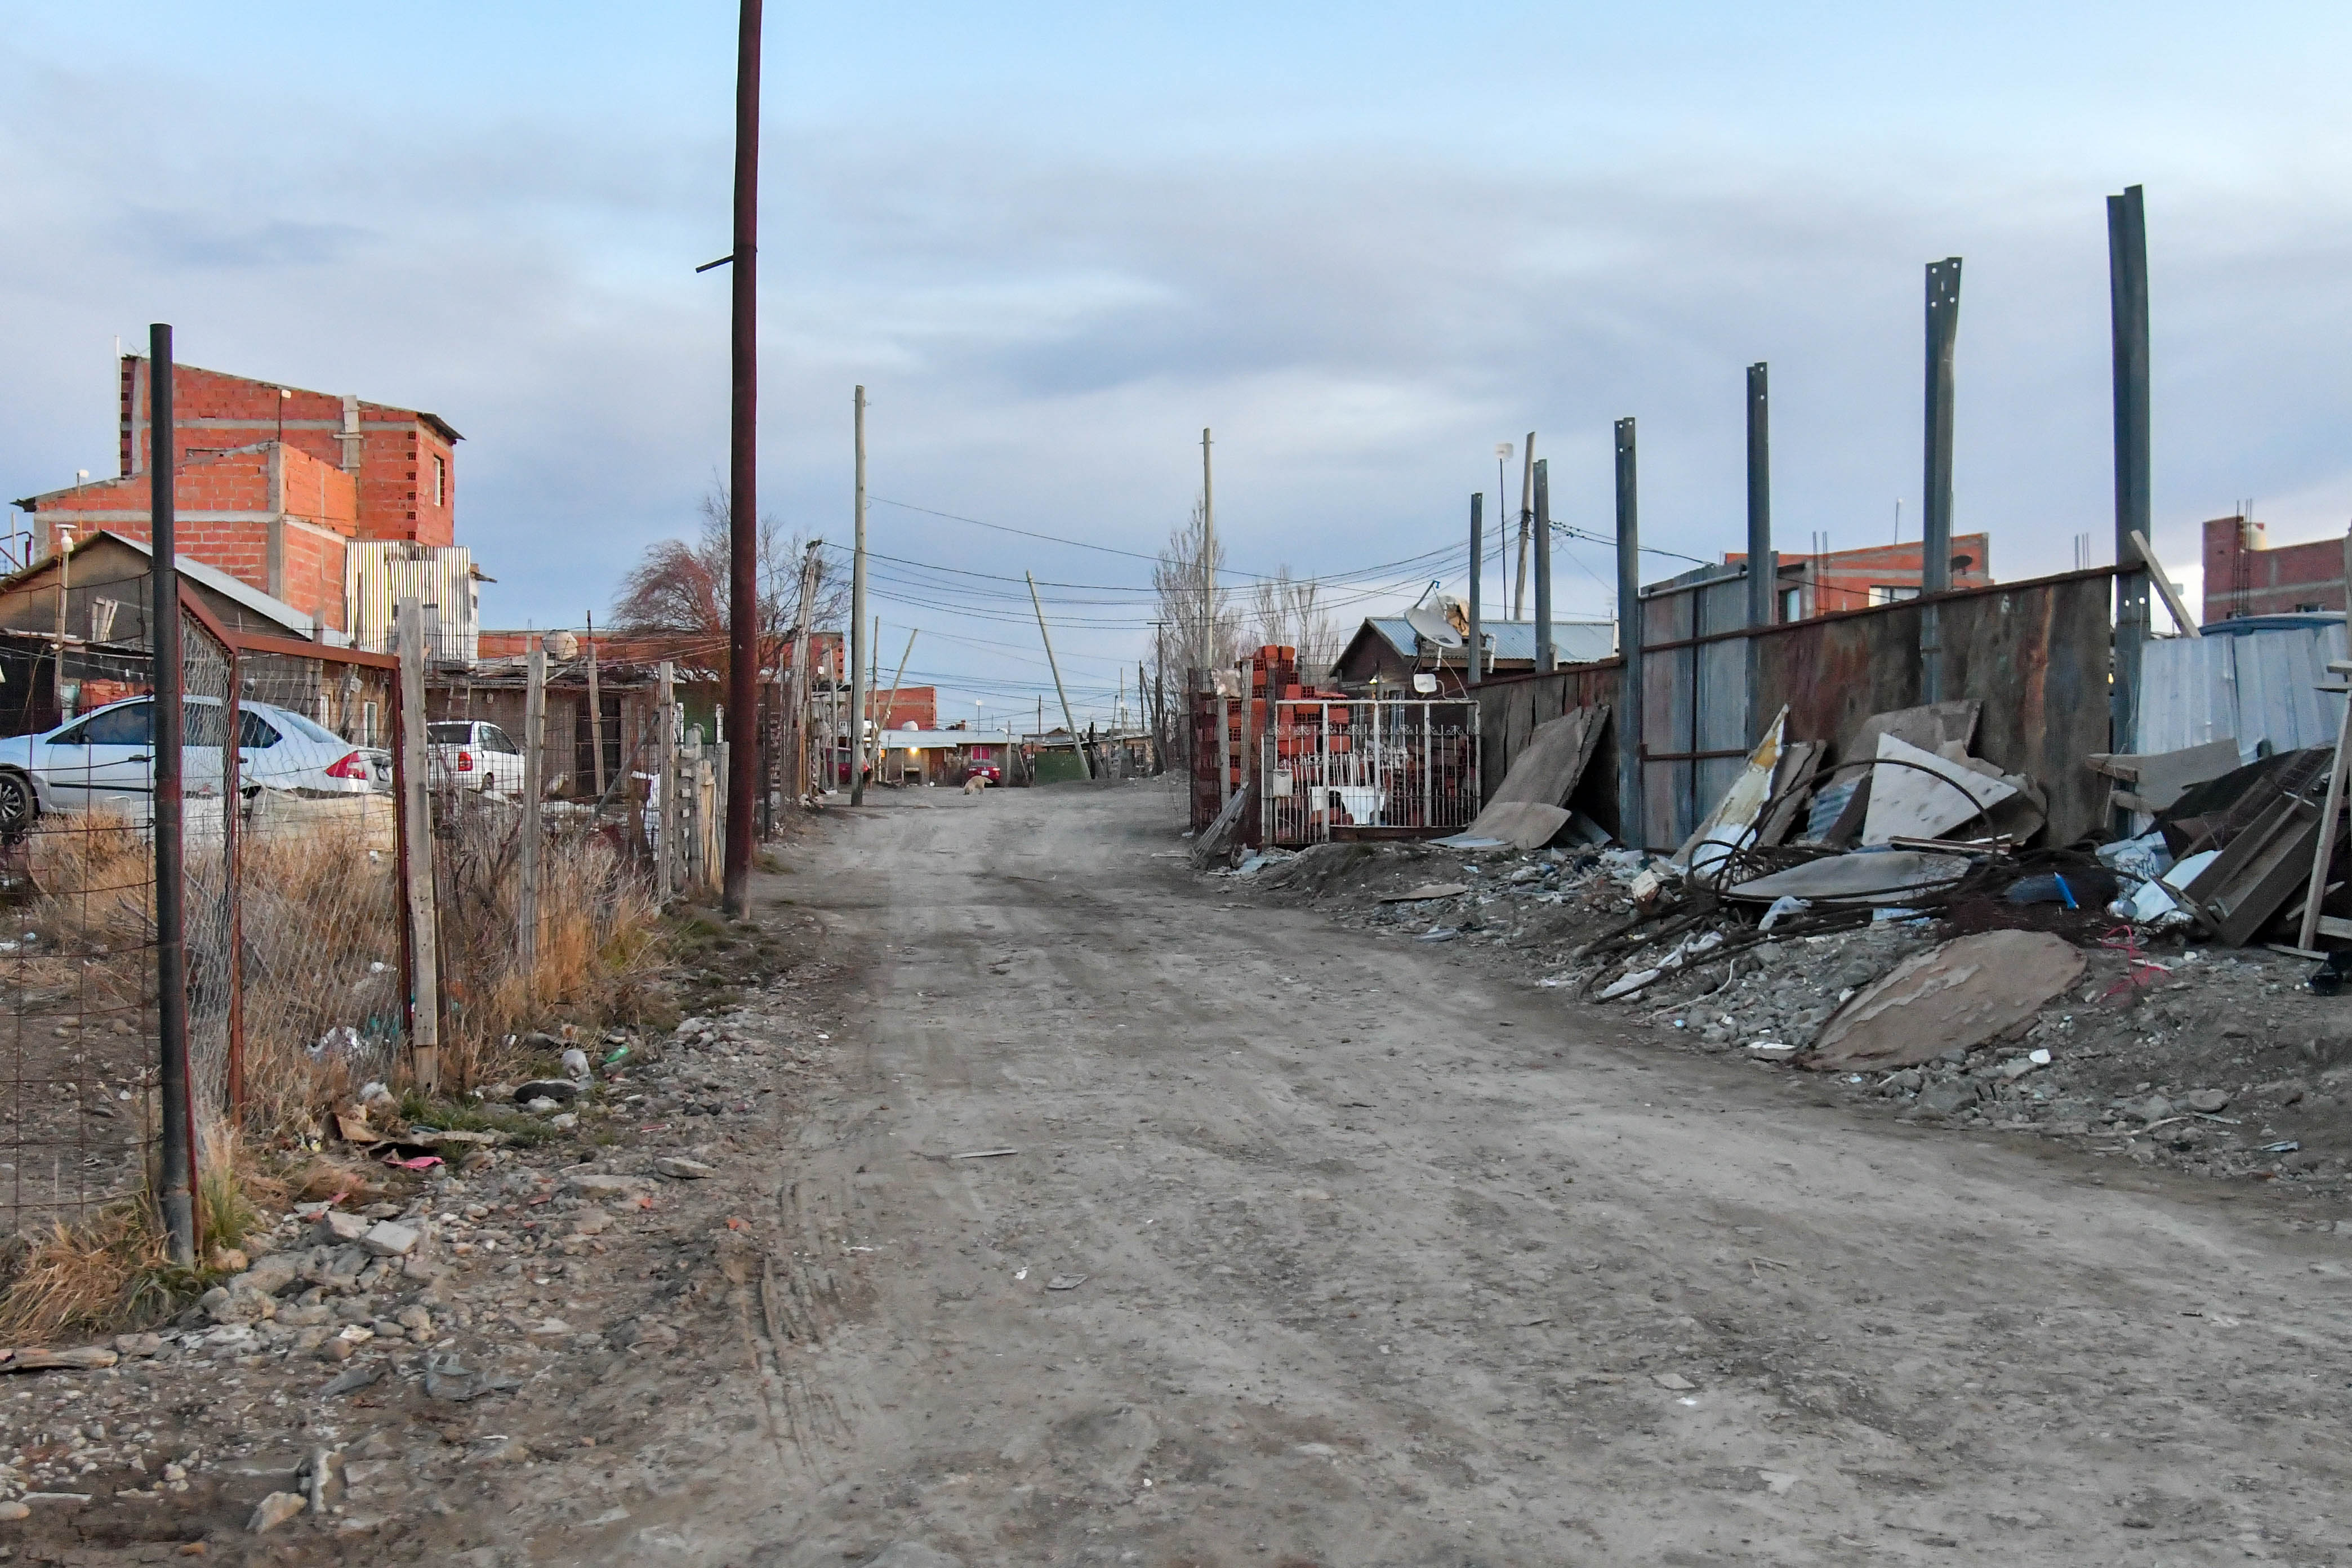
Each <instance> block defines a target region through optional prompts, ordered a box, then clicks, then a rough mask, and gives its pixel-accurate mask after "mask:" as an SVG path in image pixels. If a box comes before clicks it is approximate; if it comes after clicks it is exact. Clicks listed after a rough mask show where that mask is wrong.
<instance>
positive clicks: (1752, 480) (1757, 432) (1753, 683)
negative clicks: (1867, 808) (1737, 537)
mask: <svg viewBox="0 0 2352 1568" xmlns="http://www.w3.org/2000/svg"><path fill="white" fill-rule="evenodd" d="M1770 397H1771V387H1770V384H1769V378H1768V374H1767V370H1766V366H1765V364H1764V363H1763V362H1762V361H1760V360H1759V361H1758V362H1757V363H1754V364H1751V365H1749V366H1748V638H1747V643H1748V650H1747V651H1748V661H1747V662H1748V669H1747V679H1748V730H1749V731H1750V733H1749V735H1748V739H1749V740H1750V741H1751V742H1753V741H1759V740H1761V739H1762V738H1763V737H1762V736H1760V735H1759V734H1756V733H1754V731H1755V730H1756V729H1757V727H1758V726H1759V725H1761V724H1762V723H1763V721H1764V715H1763V704H1762V702H1761V701H1759V699H1758V695H1757V694H1758V692H1759V689H1761V685H1762V679H1763V668H1764V665H1763V655H1764V639H1763V638H1762V637H1758V636H1757V635H1756V633H1757V632H1758V631H1759V630H1760V629H1761V628H1762V627H1765V626H1770V625H1771V624H1772V615H1773V604H1772V596H1773V595H1774V594H1775V593H1776V592H1778V591H1779V588H1780V556H1778V555H1777V554H1775V553H1774V552H1773V550H1772V409H1771V400H1770Z"/></svg>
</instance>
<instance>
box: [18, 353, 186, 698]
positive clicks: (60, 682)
mask: <svg viewBox="0 0 2352 1568" xmlns="http://www.w3.org/2000/svg"><path fill="white" fill-rule="evenodd" d="M149 374H151V375H152V374H153V372H152V371H151V372H149ZM167 434H168V432H167ZM149 439H150V440H152V439H153V437H152V436H151V437H149ZM178 471H179V470H178V469H176V468H174V469H173V472H174V473H177V472H178ZM175 564H176V563H175ZM72 593H73V530H72V529H71V528H70V527H68V526H64V525H60V526H59V528H58V658H57V668H55V669H54V670H52V671H51V672H50V674H51V677H52V679H51V682H50V685H51V689H52V695H54V696H55V697H56V699H57V703H58V723H60V724H62V723H64V722H65V721H67V720H68V719H70V718H72V717H73V715H72V714H70V713H68V712H67V711H66V601H67V599H68V597H70V596H71V595H72Z"/></svg>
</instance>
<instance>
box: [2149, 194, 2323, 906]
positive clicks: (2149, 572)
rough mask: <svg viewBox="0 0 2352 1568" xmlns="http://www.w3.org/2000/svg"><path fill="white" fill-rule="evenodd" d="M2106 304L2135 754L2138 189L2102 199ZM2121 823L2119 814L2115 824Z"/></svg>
mask: <svg viewBox="0 0 2352 1568" xmlns="http://www.w3.org/2000/svg"><path fill="white" fill-rule="evenodd" d="M2107 302H2108V313H2109V317H2110V327H2111V331H2112V336H2113V339H2114V347H2115V404H2116V634H2115V636H2116V653H2115V671H2116V673H2115V687H2114V695H2113V698H2112V701H2113V704H2114V715H2113V718H2112V720H2111V721H2110V724H2109V744H2110V745H2111V746H2113V748H2114V749H2115V750H2116V751H2118V752H2134V751H2137V750H2138V749H2139V747H2138V731H2139V723H2138V720H2139V696H2140V662H2141V649H2142V647H2144V646H2145V645H2146V643H2147V623H2148V609H2147V586H2148V578H2149V576H2150V575H2151V574H2150V571H2149V569H2148V567H2147V564H2146V563H2144V562H2143V561H2142V560H2141V559H2140V553H2139V551H2138V550H2137V548H2136V547H2135V546H2134V545H2133V543H2132V541H2131V536H2132V534H2133V533H2134V532H2135V531H2137V533H2138V534H2139V536H2140V537H2141V538H2142V539H2147V538H2149V537H2151V534H2150V532H2149V521H2148V518H2149V502H2148V495H2149V491H2148V473H2149V464H2148V412H2147V410H2148V384H2147V374H2148V373H2147V210H2146V209H2145V208H2144V207H2143V206H2142V205H2141V203H2140V188H2139V187H2138V186H2137V185H2132V186H2130V187H2128V188H2126V190H2125V192H2124V194H2123V195H2119V196H2109V197H2108V198H2107ZM2122 821H2123V819H2122V816H2121V814H2118V815H2117V817H2116V822H2117V824H2118V825H2122ZM2313 908H2315V909H2316V908H2317V905H2316V904H2314V905H2313ZM2304 945H2305V947H2308V946H2310V945H2311V944H2310V943H2309V942H2305V944H2304Z"/></svg>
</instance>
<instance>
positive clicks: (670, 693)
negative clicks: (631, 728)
mask: <svg viewBox="0 0 2352 1568" xmlns="http://www.w3.org/2000/svg"><path fill="white" fill-rule="evenodd" d="M654 679H655V685H656V689H657V695H658V697H659V699H660V706H659V707H658V708H657V709H656V718H655V722H656V724H657V725H659V726H660V728H659V730H658V731H657V732H656V736H655V743H654V745H655V749H654V757H655V763H654V765H655V771H656V773H658V775H659V776H660V779H661V784H660V789H661V827H660V830H659V831H660V838H661V841H660V843H659V844H657V845H656V847H655V855H654V863H655V865H656V867H657V868H658V870H657V872H656V875H657V876H658V878H659V879H660V882H659V885H660V888H661V897H662V902H664V903H667V902H669V900H670V899H671V898H672V897H673V896H674V895H675V894H676V893H677V865H678V858H677V819H678V818H677V705H676V702H675V700H674V697H675V686H676V683H677V665H675V664H673V663H671V662H670V661H669V660H668V659H664V660H662V661H661V666H660V669H659V672H658V673H657V674H656V676H655V678H654Z"/></svg>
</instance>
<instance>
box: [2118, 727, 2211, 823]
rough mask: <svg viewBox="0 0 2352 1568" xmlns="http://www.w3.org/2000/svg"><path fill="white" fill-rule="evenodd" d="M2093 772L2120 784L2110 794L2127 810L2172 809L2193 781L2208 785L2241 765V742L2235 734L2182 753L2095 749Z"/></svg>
mask: <svg viewBox="0 0 2352 1568" xmlns="http://www.w3.org/2000/svg"><path fill="white" fill-rule="evenodd" d="M2086 761H2088V763H2090V767H2091V771H2092V772H2093V773H2105V775H2106V776H2107V777H2109V778H2111V779H2115V780H2116V781H2117V783H2118V784H2120V785H2123V786H2126V787H2120V788H2118V789H2116V792H2115V794H2114V795H2112V796H2111V797H2110V798H2111V799H2112V800H2113V802H2114V803H2115V804H2116V805H2119V806H2122V807H2123V808H2124V809H2126V810H2127V811H2146V812H2158V811H2165V810H2168V809H2170V808H2171V807H2172V806H2173V805H2175V804H2176V803H2177V802H2179V799H2180V796H2181V795H2182V793H2183V792H2184V791H2186V790H2187V789H2188V788H2189V785H2191V784H2207V783H2210V782H2211V781H2212V780H2214V779H2218V778H2220V777H2221V775H2222V774H2224V773H2235V772H2236V771H2237V769H2238V766H2239V757H2238V742H2237V739H2236V737H2234V736H2232V737H2230V738H2227V739H2224V740H2220V741H2208V742H2205V743H2204V744H2203V745H2201V746H2188V747H2184V748H2183V749H2181V750H2180V751H2178V752H2151V753H2149V754H2147V755H2144V756H2135V755H2132V754H2130V753H2128V752H2092V753H2091V755H2090V756H2089V757H2088V758H2087V759H2086Z"/></svg>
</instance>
